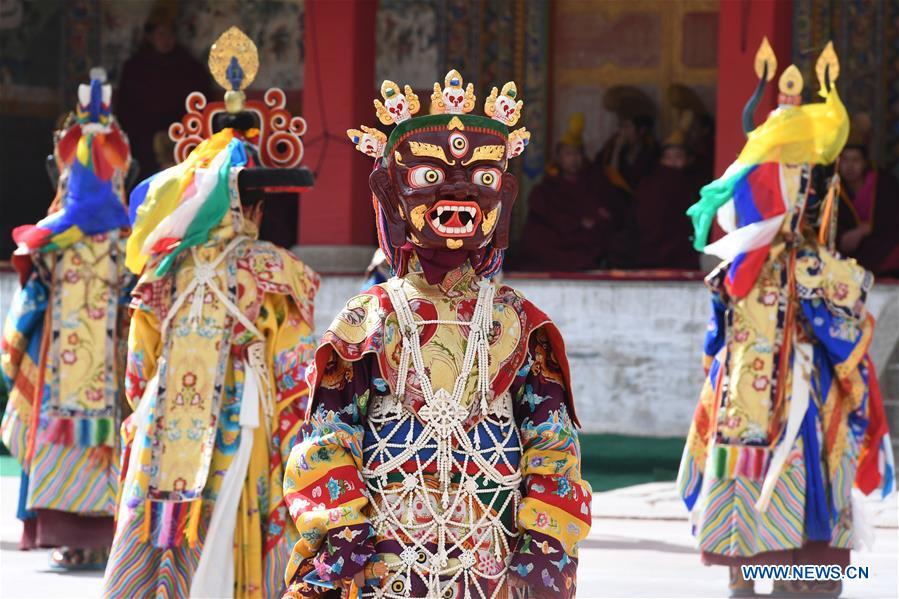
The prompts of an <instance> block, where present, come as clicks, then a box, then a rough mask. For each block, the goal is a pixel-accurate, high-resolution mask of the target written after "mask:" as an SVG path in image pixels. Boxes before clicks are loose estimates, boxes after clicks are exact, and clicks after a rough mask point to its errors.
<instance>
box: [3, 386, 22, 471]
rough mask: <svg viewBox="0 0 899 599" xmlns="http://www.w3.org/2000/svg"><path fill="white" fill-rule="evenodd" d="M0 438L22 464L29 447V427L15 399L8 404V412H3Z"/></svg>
mask: <svg viewBox="0 0 899 599" xmlns="http://www.w3.org/2000/svg"><path fill="white" fill-rule="evenodd" d="M0 440H2V441H3V445H5V446H6V448H7V449H8V450H9V453H10V454H12V456H13V457H14V458H16V460H18V461H19V463H20V464H22V463H23V462H24V460H25V450H26V448H27V447H28V428H27V426H26V425H25V421H24V419H23V418H22V415H20V414H19V410H18V407H17V406H16V403H15V402H13V401H10V402H9V403H7V404H6V412H4V413H3V422H2V424H0Z"/></svg>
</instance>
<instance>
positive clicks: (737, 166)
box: [687, 39, 849, 297]
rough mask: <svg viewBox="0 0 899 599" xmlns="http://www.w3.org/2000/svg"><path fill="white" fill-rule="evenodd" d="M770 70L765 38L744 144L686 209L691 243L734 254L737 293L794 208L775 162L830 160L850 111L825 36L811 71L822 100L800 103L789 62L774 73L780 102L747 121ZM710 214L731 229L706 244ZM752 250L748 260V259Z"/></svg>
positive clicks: (731, 283) (798, 81)
mask: <svg viewBox="0 0 899 599" xmlns="http://www.w3.org/2000/svg"><path fill="white" fill-rule="evenodd" d="M776 69H777V60H776V58H775V57H774V53H773V51H772V50H771V46H770V44H769V43H768V40H767V39H763V40H762V44H761V46H760V47H759V50H758V52H757V53H756V60H755V70H756V74H757V75H758V77H759V85H758V87H757V88H756V90H755V93H754V94H753V96H752V98H750V100H749V102H748V103H747V106H746V108H745V109H744V112H743V128H744V130H746V131H747V138H748V139H747V141H746V145H745V146H744V147H743V150H742V152H740V155H739V157H738V158H737V160H736V161H735V162H734V163H733V164H731V165H730V166H729V167H728V169H727V171H725V173H724V174H723V175H722V176H721V177H720V178H718V179H717V180H715V181H713V182H712V183H710V184H708V185H706V186H705V187H703V188H702V191H701V199H700V200H699V202H697V203H696V204H694V205H693V206H691V207H690V209H689V210H688V211H687V214H688V215H689V216H690V217H691V218H692V219H693V226H694V228H695V233H696V235H695V239H694V247H695V248H696V249H697V250H699V251H705V253H709V254H715V255H717V256H719V257H721V258H724V259H726V260H733V268H732V269H731V270H732V272H730V273H729V274H728V279H727V281H726V284H727V285H728V287H729V289H730V292H731V293H732V294H733V295H734V296H735V297H741V294H742V293H744V292H747V291H748V289H749V288H751V286H752V284H753V283H754V281H755V277H756V276H757V274H758V269H759V268H761V265H762V264H763V263H764V261H763V260H762V259H760V258H759V256H761V255H762V254H763V253H765V252H767V248H768V247H769V246H770V244H771V242H772V241H773V240H774V237H775V236H776V235H777V233H778V232H779V231H780V229H781V225H782V223H783V221H784V219H785V218H786V217H787V215H788V214H789V212H790V210H791V208H792V205H791V202H792V201H793V198H789V197H785V194H784V192H783V187H782V185H781V184H780V176H781V175H780V165H783V164H829V163H831V162H833V161H834V160H835V159H836V157H837V156H838V155H839V153H840V151H841V150H842V148H843V145H844V144H845V143H846V138H847V136H848V133H849V117H848V115H847V114H846V109H845V107H844V106H843V103H842V101H841V100H840V96H839V94H838V93H837V89H836V85H835V82H836V79H837V77H838V76H839V72H840V65H839V61H838V60H837V55H836V52H835V51H834V49H833V44H832V43H830V42H828V44H827V46H826V47H825V48H824V50H823V51H822V52H821V56H820V57H819V58H818V62H817V65H816V69H815V70H816V73H817V76H818V82H819V85H820V91H819V94H820V95H821V96H822V97H823V98H824V102H820V103H815V104H805V105H802V104H801V97H800V94H801V93H802V88H803V81H802V75H801V73H800V72H799V69H797V68H796V67H795V66H794V65H790V66H789V67H788V68H787V69H785V70H784V72H783V74H782V75H781V77H780V79H779V84H778V85H779V90H780V94H779V97H778V107H777V108H776V109H775V110H774V111H772V112H771V114H770V115H769V116H768V118H767V119H766V120H765V122H764V123H762V124H761V125H759V126H758V127H753V113H754V111H755V108H756V106H757V104H758V100H759V98H761V95H762V90H763V88H764V86H765V84H766V83H767V82H768V81H770V80H771V79H773V77H774V73H775V71H776ZM716 215H717V216H718V221H719V223H721V225H722V227H723V228H724V229H725V231H728V233H729V234H728V235H726V236H725V237H724V238H722V239H720V240H719V241H717V242H715V243H714V244H711V245H708V246H706V240H707V239H708V233H709V229H710V228H711V225H712V219H713V218H714V217H715V216H716ZM750 254H752V256H754V257H751V258H752V259H750V258H747V256H749V255H750ZM750 267H751V268H750Z"/></svg>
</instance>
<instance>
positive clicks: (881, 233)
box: [837, 171, 899, 277]
mask: <svg viewBox="0 0 899 599" xmlns="http://www.w3.org/2000/svg"><path fill="white" fill-rule="evenodd" d="M866 177H870V178H873V179H867V180H866V183H867V185H863V186H862V188H861V190H860V191H859V195H861V194H862V193H866V194H868V193H870V194H873V198H871V197H866V198H862V197H852V196H851V195H850V193H849V190H848V189H846V187H845V186H843V190H842V193H841V194H840V208H839V216H838V226H837V239H840V238H841V237H842V236H843V234H844V233H845V232H847V231H849V230H850V229H853V228H855V227H857V226H858V225H860V224H861V223H863V222H866V221H867V222H870V223H871V233H870V234H869V235H867V236H866V237H865V238H864V239H863V240H862V242H861V244H860V245H859V246H858V248H857V249H856V250H855V251H854V252H852V253H851V256H852V257H853V258H855V259H856V260H858V262H859V264H861V265H862V266H864V267H865V268H866V269H868V270H870V271H871V272H873V273H874V275H875V276H879V277H899V184H897V182H896V179H895V178H894V177H893V176H892V175H891V174H889V173H887V172H885V171H870V172H868V173H867V175H866ZM866 188H867V189H866ZM856 203H858V204H859V208H862V204H863V209H861V210H860V209H857V208H856ZM866 217H867V218H866Z"/></svg>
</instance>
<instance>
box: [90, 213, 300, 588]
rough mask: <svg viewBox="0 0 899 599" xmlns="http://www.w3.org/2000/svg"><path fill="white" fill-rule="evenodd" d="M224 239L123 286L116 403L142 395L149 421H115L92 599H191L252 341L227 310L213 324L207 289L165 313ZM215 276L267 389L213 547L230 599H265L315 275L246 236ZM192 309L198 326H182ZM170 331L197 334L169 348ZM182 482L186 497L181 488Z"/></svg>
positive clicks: (233, 439) (279, 568) (274, 576)
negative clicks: (118, 484)
mask: <svg viewBox="0 0 899 599" xmlns="http://www.w3.org/2000/svg"><path fill="white" fill-rule="evenodd" d="M236 218H237V217H235V219H236ZM247 227H249V229H248V228H247ZM255 233H256V232H255V228H254V227H252V226H251V225H244V231H243V234H244V235H248V236H249V237H250V238H252V237H255ZM225 241H227V239H225V240H222V239H214V240H213V241H210V242H209V243H207V244H205V245H204V246H202V247H201V248H199V249H198V250H196V252H195V253H194V254H190V253H188V254H186V257H185V258H184V259H183V261H182V262H180V263H179V264H178V266H177V268H175V269H173V271H172V272H171V273H169V274H168V275H167V276H165V277H163V278H161V279H156V278H154V277H153V276H152V275H145V276H144V278H143V279H142V280H141V282H140V283H139V284H138V287H137V288H136V290H135V294H134V301H133V303H132V306H133V309H134V315H133V318H132V324H131V334H130V337H129V348H128V352H129V353H128V364H127V379H126V382H127V395H128V398H129V400H130V401H131V402H132V403H134V404H135V407H137V405H139V402H144V401H148V400H152V403H151V404H149V411H150V414H149V421H150V423H151V425H149V428H148V429H147V428H141V427H139V426H135V425H134V424H133V423H131V422H129V423H126V426H125V427H124V428H123V436H124V438H125V442H126V446H127V449H126V451H127V453H126V457H125V463H126V468H127V471H126V472H125V475H124V481H123V486H122V499H121V503H120V511H119V514H118V524H117V529H116V537H115V541H114V542H113V548H112V554H111V556H110V561H109V565H108V566H107V571H106V578H105V580H104V596H105V597H110V598H113V597H116V598H118V597H134V598H138V597H173V598H174V597H188V596H190V595H191V585H192V579H193V577H194V574H195V571H196V569H197V565H198V562H199V560H200V556H201V552H202V551H203V550H204V543H205V541H206V538H207V533H208V531H209V529H210V519H211V517H212V513H213V510H214V508H215V505H216V504H217V502H219V501H223V500H224V499H225V498H224V497H222V496H220V495H219V491H220V489H221V487H222V485H223V480H224V479H225V477H226V473H227V472H228V469H229V468H230V467H232V466H233V462H234V460H235V455H236V453H237V452H238V448H239V446H240V444H241V440H242V439H241V438H242V435H245V434H248V433H247V432H246V430H245V429H244V430H242V428H241V427H242V419H241V408H242V405H241V404H242V401H241V400H242V397H243V391H244V388H245V386H246V385H247V376H248V374H247V373H248V372H249V365H248V363H249V361H250V359H249V358H248V353H247V352H248V349H247V348H248V346H249V345H250V344H252V343H254V342H255V341H256V339H255V337H254V335H252V334H250V332H249V331H248V330H247V328H246V327H245V326H243V325H242V324H241V322H239V321H238V320H237V319H235V318H234V317H233V315H227V316H226V314H228V312H227V310H223V307H222V300H221V299H220V298H219V297H218V296H216V295H215V294H214V293H213V292H211V291H210V290H209V288H206V291H205V292H204V293H203V297H201V298H200V300H201V301H200V302H199V304H198V305H201V306H202V308H201V309H200V310H197V311H193V312H192V308H190V304H191V302H192V300H193V299H194V294H193V293H191V294H189V296H188V300H187V302H186V303H185V305H184V307H183V308H182V309H181V310H177V309H174V308H173V307H174V306H175V305H176V302H177V298H178V297H179V295H180V294H181V293H182V292H183V291H184V289H185V288H186V286H187V285H189V284H190V282H191V281H192V280H193V278H194V277H196V276H197V275H198V270H202V269H198V267H197V262H196V261H197V260H202V261H203V262H206V263H207V264H208V263H210V262H212V261H213V260H214V259H216V258H217V257H218V256H219V255H221V254H222V251H223V247H224V246H225V243H224V242H225ZM152 266H153V265H152V264H151V265H150V267H148V269H149V270H151V269H152ZM215 274H216V279H215V283H216V284H217V286H218V287H219V288H220V289H222V290H223V292H224V294H226V295H227V296H228V297H230V298H232V299H231V301H233V304H234V305H235V306H236V307H237V308H238V309H239V310H240V312H241V313H242V314H243V315H244V318H245V319H246V321H247V322H248V323H250V324H252V326H253V327H254V328H255V329H256V330H257V331H258V332H259V333H261V335H262V337H263V350H262V356H263V362H264V365H265V368H266V372H267V377H266V378H267V379H268V380H264V381H262V386H264V387H267V388H268V389H269V390H270V392H271V403H270V404H269V405H266V403H265V402H264V401H260V403H261V404H262V405H260V406H259V426H257V427H256V428H255V429H253V431H252V435H253V443H252V453H251V454H250V457H249V463H248V466H247V474H246V477H245V479H244V480H243V482H242V483H241V484H240V486H239V490H238V491H237V494H238V496H239V500H238V501H237V508H236V510H237V521H236V527H235V529H234V534H233V538H227V539H223V540H221V541H220V542H221V543H224V544H225V546H226V547H227V550H228V551H229V552H230V551H231V546H232V543H233V548H234V549H233V561H234V594H233V596H234V597H241V598H267V597H273V596H277V595H278V594H279V593H280V592H281V591H282V589H283V586H284V584H283V572H284V568H285V567H286V563H287V558H288V557H289V555H290V547H291V546H292V545H293V543H294V542H295V541H296V534H297V533H296V529H295V527H294V524H293V521H292V520H291V519H290V518H289V517H288V516H287V510H286V506H285V504H284V502H283V500H282V494H281V480H282V479H283V472H284V471H283V467H284V464H285V463H286V460H287V457H288V454H289V451H290V448H291V447H292V446H293V445H294V444H295V443H296V441H297V433H298V430H299V427H300V423H301V421H302V419H303V413H304V410H305V407H306V396H307V387H306V383H305V380H304V371H305V363H306V362H307V361H308V359H309V358H310V357H311V350H312V347H313V345H312V318H313V312H312V302H313V299H314V296H315V292H316V290H317V288H318V275H316V274H315V273H314V272H313V271H311V270H310V269H309V268H307V267H305V266H304V265H303V264H302V263H301V262H299V261H298V260H297V259H296V258H295V257H293V256H292V255H291V254H290V253H289V252H287V251H286V250H282V249H280V248H277V247H275V246H273V245H271V244H268V243H263V242H258V241H253V240H252V239H246V240H245V241H244V242H243V243H239V244H238V245H237V246H236V249H234V250H233V251H231V252H229V255H228V257H227V258H226V259H225V260H224V261H223V262H222V263H221V264H220V265H219V266H218V267H217V268H216V270H215ZM172 312H174V313H175V314H176V316H175V317H174V318H173V319H172V320H171V324H170V328H169V329H168V336H166V335H163V334H162V329H163V326H162V325H163V323H164V322H165V321H166V317H167V315H168V314H170V313H172ZM196 312H199V313H200V314H199V325H198V327H196V328H193V327H192V321H191V318H192V317H193V316H196V315H197V314H196ZM184 335H198V337H196V338H188V339H187V342H186V343H180V344H179V343H176V342H175V341H176V338H177V337H179V336H184ZM173 348H174V349H173ZM161 356H166V357H167V358H168V359H167V360H165V359H163V358H162V357H161ZM164 363H166V364H167V366H166V368H165V369H164V370H165V373H164V374H165V376H164V383H163V382H160V387H159V389H157V388H156V387H155V386H154V385H155V383H153V379H154V376H155V375H156V374H157V372H159V373H161V374H160V378H159V381H162V380H163V376H162V370H163V368H162V365H163V364H164ZM163 384H164V385H165V386H166V389H165V393H164V394H163V390H162V388H161V385H163ZM148 389H151V390H152V391H153V393H149V392H148ZM163 397H164V398H165V399H163ZM210 402H211V404H212V405H211V406H210V405H209V404H210ZM163 404H164V405H163ZM204 410H208V411H207V412H204ZM203 414H206V415H205V416H204V415H203ZM136 415H137V413H136V414H135V416H136ZM154 430H155V431H158V434H157V433H155V432H154ZM207 433H209V434H208V437H207V436H204V435H207ZM203 439H205V441H203ZM163 456H167V458H164V457H163ZM179 456H180V457H179ZM165 459H168V461H164V460H165ZM169 478H174V479H175V480H174V481H173V485H172V487H171V489H172V490H169V491H163V490H162V489H163V488H164V485H165V484H166V481H167V480H168V479H169ZM187 479H190V482H189V483H186V482H185V480H187ZM194 483H196V484H197V485H198V487H197V488H198V489H199V491H197V492H194V491H193V489H192V488H191V487H190V485H191V484H194ZM212 574H213V575H216V574H219V575H221V574H220V573H216V572H213V573H212Z"/></svg>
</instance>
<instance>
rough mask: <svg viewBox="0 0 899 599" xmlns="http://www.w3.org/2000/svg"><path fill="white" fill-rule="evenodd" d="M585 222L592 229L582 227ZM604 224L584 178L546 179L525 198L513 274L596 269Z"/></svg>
mask: <svg viewBox="0 0 899 599" xmlns="http://www.w3.org/2000/svg"><path fill="white" fill-rule="evenodd" d="M585 219H588V220H592V221H593V222H594V226H593V227H592V228H587V227H585V226H584V223H583V221H584V220H585ZM603 230H604V221H603V217H602V215H601V214H600V204H599V201H598V199H597V197H596V193H595V191H594V190H593V188H592V186H591V185H589V184H588V182H587V179H586V178H585V177H583V176H582V177H578V178H577V179H576V180H574V181H572V180H569V179H566V178H564V177H561V176H552V175H547V176H546V177H544V178H543V181H541V182H540V183H539V184H538V185H537V186H536V187H534V189H532V190H531V194H530V196H528V218H527V222H526V223H525V226H524V232H523V234H522V237H521V243H520V244H519V245H520V247H519V248H518V252H517V256H516V260H514V261H513V263H512V265H511V268H512V269H513V270H529V271H579V270H590V269H592V268H598V267H599V262H600V259H601V258H602V255H603V249H604V248H603V233H602V232H603Z"/></svg>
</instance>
